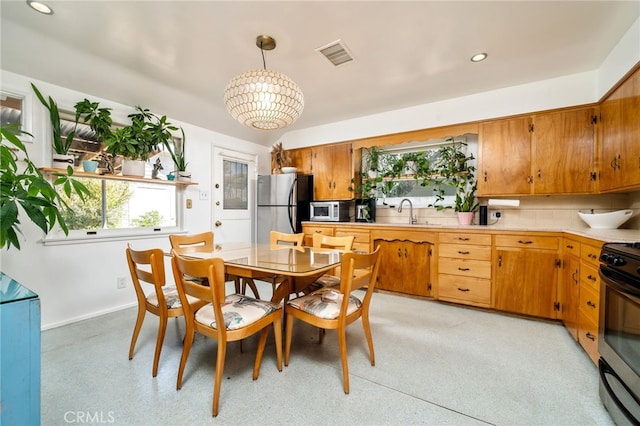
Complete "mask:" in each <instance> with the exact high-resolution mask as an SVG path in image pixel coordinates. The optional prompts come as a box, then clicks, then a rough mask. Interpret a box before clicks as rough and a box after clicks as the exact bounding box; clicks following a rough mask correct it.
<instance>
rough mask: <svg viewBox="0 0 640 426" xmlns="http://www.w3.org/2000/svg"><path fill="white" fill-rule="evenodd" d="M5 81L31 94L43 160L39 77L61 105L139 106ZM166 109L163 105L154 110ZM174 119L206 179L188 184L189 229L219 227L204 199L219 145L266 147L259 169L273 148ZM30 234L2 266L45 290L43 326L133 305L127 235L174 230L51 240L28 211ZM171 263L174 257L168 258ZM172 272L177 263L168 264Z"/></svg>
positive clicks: (138, 243)
mask: <svg viewBox="0 0 640 426" xmlns="http://www.w3.org/2000/svg"><path fill="white" fill-rule="evenodd" d="M0 73H1V74H0V77H1V81H2V89H3V90H9V91H13V92H18V93H20V94H25V95H26V96H27V101H28V102H31V110H32V129H31V130H32V133H33V135H34V138H33V139H34V142H33V143H31V144H29V148H28V149H29V155H30V157H31V159H32V160H33V161H34V162H35V163H36V164H37V165H39V166H49V165H50V161H51V160H50V159H51V148H50V146H51V142H50V141H51V137H50V133H49V124H48V123H49V119H48V112H47V110H46V109H45V108H44V107H43V106H42V105H41V104H40V103H39V101H38V100H37V98H36V97H35V96H34V95H33V94H32V90H31V87H30V85H29V83H30V82H33V83H34V84H35V85H36V86H37V87H38V89H40V91H41V92H42V93H43V94H44V95H45V96H49V95H50V96H52V97H53V98H54V99H55V100H56V102H58V105H59V107H60V109H68V110H73V105H74V104H75V102H77V101H80V100H82V99H83V98H85V97H87V98H89V99H90V100H93V101H100V104H101V106H105V107H109V108H113V111H112V115H113V118H114V121H117V122H126V116H127V114H128V113H130V112H132V110H133V108H132V107H131V106H126V105H121V104H117V103H114V102H111V101H109V100H106V99H100V98H97V97H94V96H92V95H91V94H84V93H79V92H76V91H73V90H70V89H67V88H63V87H59V86H54V85H51V84H48V83H46V82H43V81H38V80H34V79H30V78H28V77H25V76H20V75H17V74H13V73H10V72H6V71H0ZM154 112H155V113H158V114H162V111H154ZM169 120H170V121H171V122H172V123H174V124H177V125H180V126H182V127H183V128H184V131H185V135H186V141H187V145H186V157H187V161H188V170H190V171H191V172H192V180H193V181H195V182H198V185H191V186H188V187H187V188H186V189H185V191H186V194H185V195H186V197H185V198H191V199H192V200H193V208H192V209H185V224H186V225H187V228H188V230H189V232H194V233H195V232H203V231H210V230H212V224H213V222H214V221H215V218H214V217H213V209H212V204H211V198H212V197H209V201H201V200H200V199H199V191H200V190H201V189H202V190H206V191H208V192H209V194H211V193H212V171H211V161H212V151H213V147H222V148H227V149H232V150H235V151H240V152H244V153H248V154H252V155H258V171H259V173H268V170H269V168H270V155H269V148H267V147H264V146H261V145H257V144H254V143H251V142H248V141H244V140H240V139H236V138H232V137H229V136H226V135H222V134H219V133H216V132H212V131H209V130H206V129H203V128H200V127H196V126H193V125H190V124H188V123H182V122H179V121H177V120H173V119H171V117H169ZM21 222H22V223H23V226H22V231H23V233H24V239H23V240H22V241H21V246H22V249H21V250H20V251H17V250H15V249H11V250H8V251H7V250H3V251H1V252H0V270H2V272H4V273H6V274H7V275H9V276H11V277H13V278H14V279H16V280H17V281H19V282H21V283H22V284H24V285H25V286H27V287H28V288H30V289H31V290H33V291H35V292H36V293H38V295H39V296H40V298H41V302H42V326H43V328H50V327H55V326H58V325H62V324H65V323H68V322H73V321H77V320H79V319H83V318H87V317H91V316H95V315H100V314H102V313H106V312H110V311H114V310H118V309H121V308H122V307H126V306H133V305H135V303H136V299H135V294H134V291H133V288H132V287H131V282H130V278H129V271H128V267H127V263H126V258H125V253H124V250H125V247H126V244H127V242H129V241H130V242H131V243H132V245H133V246H134V247H136V248H139V249H144V248H151V247H161V248H164V249H168V248H169V241H168V238H167V237H166V236H161V237H155V238H145V239H137V240H134V239H122V240H118V241H100V242H96V241H94V242H88V243H80V244H66V245H46V246H45V245H43V244H42V243H41V242H40V240H41V239H42V233H41V231H40V230H39V229H38V228H37V227H35V226H34V225H33V224H31V223H30V222H29V220H28V219H27V218H26V217H25V218H22V219H21ZM167 266H168V264H167ZM167 272H169V274H170V270H168V271H167ZM117 277H126V278H127V284H128V285H127V288H126V289H124V290H118V289H117V288H116V278H117Z"/></svg>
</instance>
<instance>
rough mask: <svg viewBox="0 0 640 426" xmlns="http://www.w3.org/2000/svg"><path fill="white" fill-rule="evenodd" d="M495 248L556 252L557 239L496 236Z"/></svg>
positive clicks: (527, 236) (529, 236)
mask: <svg viewBox="0 0 640 426" xmlns="http://www.w3.org/2000/svg"><path fill="white" fill-rule="evenodd" d="M496 247H520V248H532V249H549V250H557V249H558V238H557V237H539V236H532V235H496Z"/></svg>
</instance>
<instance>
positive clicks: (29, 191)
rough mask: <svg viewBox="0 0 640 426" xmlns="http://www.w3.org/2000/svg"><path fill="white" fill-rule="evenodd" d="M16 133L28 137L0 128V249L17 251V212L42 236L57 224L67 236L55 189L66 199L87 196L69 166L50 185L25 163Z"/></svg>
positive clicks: (63, 205) (26, 158) (13, 129)
mask: <svg viewBox="0 0 640 426" xmlns="http://www.w3.org/2000/svg"><path fill="white" fill-rule="evenodd" d="M20 133H24V134H27V135H28V133H26V132H21V131H20V130H19V129H18V126H17V125H9V126H4V127H1V126H0V142H1V143H0V175H1V176H2V179H1V180H0V223H1V224H2V225H1V226H0V248H5V247H6V248H7V249H10V248H11V247H15V248H16V249H18V250H20V240H19V239H18V234H22V231H21V229H20V226H21V222H20V209H22V210H23V211H24V213H26V215H27V216H28V217H29V219H30V220H31V221H32V222H33V223H34V224H36V226H38V227H39V228H40V229H41V230H42V231H43V232H44V233H45V234H47V233H49V231H51V229H53V227H54V226H55V225H56V223H57V224H58V225H59V226H60V229H62V231H63V232H64V233H65V235H67V234H68V233H69V229H68V227H67V224H66V222H65V220H64V216H63V215H62V210H63V209H68V205H67V204H66V203H65V202H64V200H63V199H62V197H61V196H60V195H59V193H58V190H57V188H56V187H58V186H61V187H62V190H63V191H64V193H65V194H66V196H67V197H69V196H70V195H71V194H72V193H76V194H77V195H78V196H79V197H80V199H81V200H83V201H84V197H85V196H87V195H89V190H88V189H87V188H86V187H85V186H84V185H83V184H82V183H80V182H78V181H76V180H74V179H72V177H71V176H72V175H73V168H72V167H71V166H68V167H67V170H66V174H62V173H59V174H55V176H56V179H55V181H54V182H53V185H52V184H51V183H50V182H49V180H47V179H46V178H45V177H44V176H43V174H42V173H41V172H40V171H39V170H38V168H37V167H36V165H35V164H33V162H31V160H30V159H29V155H28V154H27V150H26V148H25V146H24V144H23V143H22V141H20V139H19V138H18V137H17V136H16V135H18V134H20ZM18 154H20V155H18Z"/></svg>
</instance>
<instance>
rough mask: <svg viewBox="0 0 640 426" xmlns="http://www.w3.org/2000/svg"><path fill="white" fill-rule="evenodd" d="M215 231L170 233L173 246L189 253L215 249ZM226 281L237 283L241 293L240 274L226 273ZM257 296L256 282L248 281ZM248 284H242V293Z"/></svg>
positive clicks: (237, 288) (238, 290) (236, 285)
mask: <svg viewBox="0 0 640 426" xmlns="http://www.w3.org/2000/svg"><path fill="white" fill-rule="evenodd" d="M213 238H214V237H213V232H211V231H209V232H202V233H200V234H191V235H183V234H172V235H169V242H171V248H172V249H174V250H176V251H177V252H178V253H180V254H182V253H188V252H193V251H201V252H212V251H213V250H214V245H213ZM225 281H233V282H234V283H235V288H236V293H240V289H241V288H240V287H241V279H240V277H238V276H235V275H230V274H226V275H225ZM247 284H248V285H249V287H250V288H251V291H252V292H253V295H254V296H255V297H256V298H258V299H259V298H260V295H259V293H258V288H257V287H256V285H255V283H253V282H250V283H247ZM245 289H246V284H245V285H243V286H242V294H245Z"/></svg>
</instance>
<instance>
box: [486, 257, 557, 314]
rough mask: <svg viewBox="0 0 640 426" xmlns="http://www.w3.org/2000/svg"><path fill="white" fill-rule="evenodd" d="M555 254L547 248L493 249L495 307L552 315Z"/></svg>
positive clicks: (554, 286)
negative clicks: (494, 256) (494, 254)
mask: <svg viewBox="0 0 640 426" xmlns="http://www.w3.org/2000/svg"><path fill="white" fill-rule="evenodd" d="M556 260H557V254H556V252H555V251H550V250H528V249H516V248H513V249H512V248H504V249H498V250H497V251H496V268H495V271H496V273H495V276H494V277H495V278H494V279H495V281H494V291H495V293H494V294H495V303H494V307H495V308H496V309H498V310H502V311H508V312H516V313H519V314H525V315H533V316H538V317H544V318H556V317H557V314H556V312H557V311H556V310H555V309H554V307H555V304H556V302H557V287H558V269H557V267H556Z"/></svg>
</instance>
